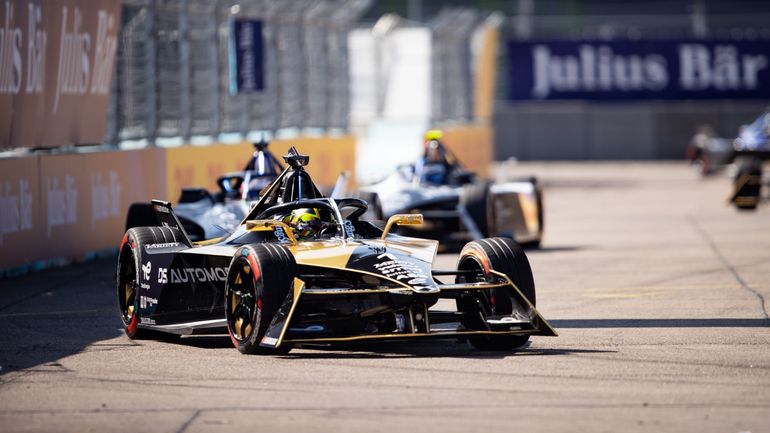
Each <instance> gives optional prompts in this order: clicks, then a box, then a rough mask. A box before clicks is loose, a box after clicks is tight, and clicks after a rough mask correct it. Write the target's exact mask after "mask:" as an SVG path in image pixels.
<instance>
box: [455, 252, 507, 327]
mask: <svg viewBox="0 0 770 433" xmlns="http://www.w3.org/2000/svg"><path fill="white" fill-rule="evenodd" d="M458 269H459V270H463V271H469V270H475V271H477V273H476V276H475V277H467V276H462V277H461V280H462V282H465V283H478V282H485V281H486V278H485V277H484V266H483V265H482V264H481V263H480V262H479V261H478V259H477V258H476V257H474V256H467V257H464V258H463V260H462V261H461V262H460V265H459V266H458ZM478 294H479V296H478V301H479V302H478V307H479V310H480V312H481V315H482V316H483V317H489V316H497V315H504V314H510V313H511V311H512V310H511V306H510V304H511V301H510V300H511V299H512V294H511V293H510V290H507V289H505V288H502V289H489V290H480V291H479V293H478Z"/></svg>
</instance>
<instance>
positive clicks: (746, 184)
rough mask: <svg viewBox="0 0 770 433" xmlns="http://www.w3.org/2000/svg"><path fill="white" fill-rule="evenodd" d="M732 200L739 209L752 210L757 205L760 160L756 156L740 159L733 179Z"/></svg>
mask: <svg viewBox="0 0 770 433" xmlns="http://www.w3.org/2000/svg"><path fill="white" fill-rule="evenodd" d="M733 186H734V192H733V196H732V202H733V203H735V207H737V208H738V209H740V210H754V209H756V208H757V206H758V205H759V200H760V191H761V189H762V161H761V160H759V159H758V158H745V159H742V160H741V162H740V164H739V167H738V172H737V173H736V174H735V179H734V181H733Z"/></svg>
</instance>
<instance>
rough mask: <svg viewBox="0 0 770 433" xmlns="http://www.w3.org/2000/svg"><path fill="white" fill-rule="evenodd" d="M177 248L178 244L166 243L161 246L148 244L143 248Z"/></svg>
mask: <svg viewBox="0 0 770 433" xmlns="http://www.w3.org/2000/svg"><path fill="white" fill-rule="evenodd" d="M178 246H179V242H166V243H163V244H149V245H145V248H147V249H148V250H154V249H158V248H174V247H178Z"/></svg>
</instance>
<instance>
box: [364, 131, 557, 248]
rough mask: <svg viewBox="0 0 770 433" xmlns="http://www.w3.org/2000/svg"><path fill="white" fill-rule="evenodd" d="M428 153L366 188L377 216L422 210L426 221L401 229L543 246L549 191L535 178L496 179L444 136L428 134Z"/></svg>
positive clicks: (443, 236)
mask: <svg viewBox="0 0 770 433" xmlns="http://www.w3.org/2000/svg"><path fill="white" fill-rule="evenodd" d="M426 138H428V140H427V141H426V143H425V154H424V156H423V158H421V159H420V160H419V161H418V162H417V163H416V164H409V165H403V166H401V167H399V169H398V170H397V172H396V173H394V174H392V175H391V176H389V177H387V178H386V179H385V180H383V181H381V182H379V183H376V184H373V185H368V186H364V187H361V188H360V189H359V191H358V192H357V193H356V196H357V197H360V198H363V199H365V200H367V201H368V202H369V203H371V204H372V205H373V210H372V211H371V212H370V216H371V218H372V219H383V220H384V219H387V218H388V217H390V216H392V215H396V214H401V213H421V214H423V215H424V216H425V223H424V224H423V225H421V226H420V227H418V228H417V229H416V230H415V229H414V228H413V227H409V228H407V229H405V230H401V231H399V233H403V234H409V235H419V236H425V237H429V238H433V239H442V240H443V241H445V242H452V241H455V242H456V241H467V240H469V239H480V238H483V237H490V236H505V237H510V238H513V239H514V240H516V242H518V243H520V244H524V245H529V246H539V245H540V241H541V240H542V236H543V191H542V188H541V186H540V184H539V183H538V181H537V179H536V178H534V177H530V178H526V179H521V180H518V181H511V182H504V183H493V182H485V181H483V180H481V179H479V178H478V177H477V176H476V175H475V174H474V173H473V172H470V171H468V170H466V169H464V168H463V167H462V165H461V164H460V162H459V161H458V160H457V158H456V157H455V156H454V155H453V154H452V152H451V151H449V149H447V148H446V147H445V146H444V145H443V144H442V143H441V141H440V140H439V139H438V138H440V135H439V133H438V132H434V133H433V134H431V131H429V133H428V134H426Z"/></svg>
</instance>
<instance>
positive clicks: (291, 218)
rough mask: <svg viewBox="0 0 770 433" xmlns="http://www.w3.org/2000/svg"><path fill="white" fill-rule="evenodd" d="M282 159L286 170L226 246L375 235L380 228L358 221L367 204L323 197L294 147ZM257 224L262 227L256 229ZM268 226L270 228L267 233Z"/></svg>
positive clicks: (359, 200)
mask: <svg viewBox="0 0 770 433" xmlns="http://www.w3.org/2000/svg"><path fill="white" fill-rule="evenodd" d="M284 160H285V161H286V163H287V164H288V167H287V168H286V169H285V170H284V171H283V173H281V174H280V175H279V176H278V178H277V179H276V180H275V181H274V182H273V183H272V184H271V185H270V186H269V187H268V188H267V190H266V191H265V192H264V194H262V196H261V198H260V200H259V201H258V202H257V203H256V205H255V206H254V207H253V208H252V209H251V211H250V212H249V214H248V215H247V216H246V218H244V220H243V222H242V224H241V226H240V227H239V228H238V230H237V231H236V232H235V233H233V235H232V236H231V237H230V239H228V242H229V243H235V244H244V243H252V242H260V241H265V240H268V241H279V242H281V241H285V240H286V239H283V238H282V236H286V237H287V238H288V237H291V238H293V241H295V242H301V241H311V240H325V239H334V238H343V239H357V238H361V237H372V236H377V235H378V230H379V229H377V228H376V227H375V226H373V225H372V224H371V223H369V222H364V221H359V220H358V219H359V217H360V216H361V215H363V214H364V213H365V212H366V210H367V208H368V204H367V202H366V201H364V200H361V199H357V198H344V199H332V198H327V197H324V196H323V194H321V192H320V191H319V190H318V188H317V187H316V185H315V184H314V183H313V180H312V179H311V177H310V174H308V173H307V172H306V171H305V169H304V167H305V166H307V164H308V163H309V162H310V157H308V156H306V155H300V154H299V153H298V152H297V150H296V149H295V148H294V147H292V148H291V149H290V150H289V153H288V154H287V155H286V156H284ZM258 223H259V224H261V225H262V227H256V225H257V224H258ZM267 226H269V227H271V228H272V229H271V230H266V229H265V227H267ZM287 228H288V229H289V230H288V232H289V233H287V230H286V229H287ZM379 233H381V231H379Z"/></svg>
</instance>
